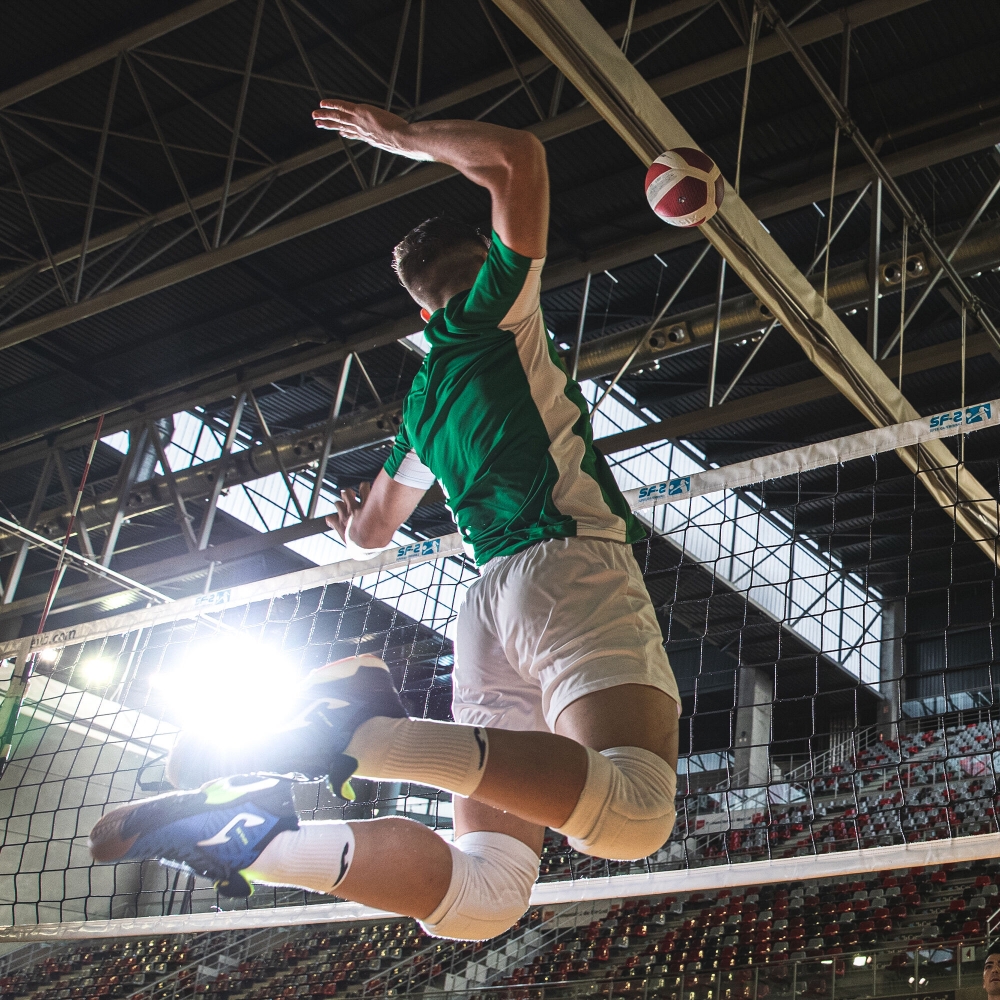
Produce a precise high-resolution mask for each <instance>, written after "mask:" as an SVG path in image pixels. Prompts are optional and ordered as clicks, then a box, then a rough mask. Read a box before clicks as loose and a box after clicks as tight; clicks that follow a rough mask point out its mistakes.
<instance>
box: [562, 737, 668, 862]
mask: <svg viewBox="0 0 1000 1000" xmlns="http://www.w3.org/2000/svg"><path fill="white" fill-rule="evenodd" d="M676 792H677V774H676V772H675V771H674V769H673V768H672V767H671V766H670V765H669V764H668V763H667V762H666V761H665V760H663V758H662V757H658V756H657V755H656V754H654V753H651V752H650V751H649V750H643V749H641V748H640V747H611V748H610V749H608V750H602V751H601V752H600V753H598V752H597V751H596V750H592V749H590V748H588V749H587V780H586V783H585V784H584V786H583V791H582V792H581V793H580V798H579V800H578V802H577V804H576V808H575V809H574V810H573V812H572V813H570V816H569V819H567V820H566V822H565V823H563V824H562V826H561V827H559V832H560V833H562V834H565V836H566V837H567V838H568V840H569V843H570V846H571V847H572V848H574V850H577V851H580V852H581V853H583V854H591V855H594V856H595V857H599V858H607V859H608V860H610V861H631V860H634V859H636V858H644V857H647V856H648V855H650V854H652V853H653V852H654V851H656V850H658V849H659V848H661V847H662V846H663V845H664V844H665V843H666V841H667V838H668V837H669V836H670V833H671V831H672V830H673V828H674V820H675V819H676V811H675V808H674V795H675V794H676Z"/></svg>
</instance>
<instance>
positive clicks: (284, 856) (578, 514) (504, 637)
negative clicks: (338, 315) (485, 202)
mask: <svg viewBox="0 0 1000 1000" xmlns="http://www.w3.org/2000/svg"><path fill="white" fill-rule="evenodd" d="M313 117H314V119H315V122H316V125H317V126H318V127H320V128H324V129H332V130H334V131H337V132H339V133H340V134H341V135H342V136H343V137H344V138H345V139H348V140H350V141H357V140H363V141H365V142H368V143H370V144H371V145H373V146H377V147H379V148H381V149H384V150H387V151H388V152H390V153H393V154H397V155H400V156H405V157H410V158H412V159H418V160H420V159H422V160H435V161H437V162H441V163H446V164H449V165H451V166H452V167H454V168H455V169H456V170H457V171H458V172H460V173H461V174H462V175H463V176H465V177H466V178H468V179H469V180H470V181H472V182H473V183H474V184H477V185H479V186H480V187H482V188H485V189H486V190H487V191H488V192H489V195H490V197H491V200H492V230H493V231H492V235H491V236H490V237H489V238H486V237H484V236H482V235H480V234H479V233H478V232H477V231H476V230H475V229H473V228H472V227H470V226H466V225H464V224H461V223H458V222H454V221H448V220H445V219H429V220H427V221H426V222H425V223H423V224H422V225H420V226H418V227H417V228H416V229H414V230H413V231H412V232H411V233H409V234H408V235H407V236H406V237H405V238H404V239H403V241H402V242H401V243H400V244H399V245H398V246H397V247H396V249H395V267H396V271H397V273H398V276H399V280H400V281H401V282H402V284H403V285H404V286H405V287H406V289H407V291H408V292H409V293H410V295H411V296H412V297H413V298H414V300H415V301H416V302H417V304H418V305H419V306H420V307H421V312H422V315H423V316H424V318H425V321H426V324H427V325H426V329H425V335H426V337H427V340H428V342H429V343H430V345H431V346H430V352H429V354H428V355H427V357H426V358H425V360H424V363H423V365H422V367H421V369H420V371H419V372H418V374H417V376H416V378H415V379H414V382H413V386H412V388H411V389H410V392H409V394H408V396H407V398H406V401H405V404H404V407H403V423H402V427H401V428H400V431H399V435H398V438H397V440H396V442H395V446H394V447H393V449H392V452H391V454H390V456H389V459H388V461H387V462H386V463H385V467H384V468H383V470H382V471H381V472H380V473H379V475H378V477H377V478H376V479H375V481H374V483H373V484H372V485H371V487H370V488H369V487H368V486H367V485H366V486H364V487H362V488H361V490H360V492H359V493H354V492H353V491H351V490H346V491H344V494H343V499H342V501H341V502H340V503H338V505H337V514H336V515H335V516H332V517H331V518H330V519H329V520H330V523H331V526H332V527H334V528H336V530H337V531H338V532H339V533H340V534H341V536H342V537H343V538H344V540H345V543H346V544H347V546H348V551H349V554H350V555H352V556H355V557H358V556H362V557H363V556H367V555H369V554H371V553H373V552H375V551H378V550H380V549H381V548H382V547H384V546H387V545H388V544H389V543H390V542H391V540H392V537H393V534H394V533H395V531H396V530H397V529H398V528H399V526H400V525H401V524H402V523H403V522H405V521H406V520H407V518H408V517H409V516H410V515H411V514H412V512H413V510H414V508H415V507H416V505H417V503H418V502H419V501H420V498H421V497H422V495H423V494H424V492H425V491H426V490H427V489H428V488H429V487H430V486H431V485H432V483H433V482H434V480H435V479H437V480H438V481H439V482H440V483H441V487H442V489H443V491H444V493H445V496H446V497H447V498H448V504H449V506H450V508H451V511H452V513H453V514H454V517H455V519H456V521H457V523H458V526H459V530H460V531H461V533H462V535H463V537H464V538H465V540H466V541H467V542H468V544H469V545H470V546H471V548H472V550H473V551H474V553H475V558H476V561H477V564H478V565H479V567H480V571H481V575H480V578H479V579H478V580H477V581H476V582H475V583H474V584H473V585H472V586H471V587H470V589H469V592H468V595H467V597H466V600H465V603H464V605H463V606H462V608H461V611H460V613H459V618H458V623H457V639H456V644H455V652H456V666H455V673H454V704H453V710H454V719H455V722H454V723H440V722H433V721H428V720H422V719H409V718H407V717H406V713H405V711H404V710H403V706H402V704H401V703H400V701H399V697H398V695H397V693H396V691H395V689H394V687H393V685H392V681H391V678H390V676H389V672H388V670H387V669H386V667H385V665H384V664H383V663H382V662H381V661H380V660H378V659H377V658H375V657H372V656H358V657H353V658H350V659H348V660H342V661H339V662H337V663H332V664H329V665H327V666H326V667H322V668H320V669H319V670H317V671H314V672H313V673H312V674H311V675H310V676H309V677H308V678H307V679H306V681H305V682H304V685H303V688H302V691H301V697H300V703H299V706H298V709H297V711H296V713H295V717H294V719H293V720H291V721H289V722H288V724H287V725H286V726H285V728H284V729H283V730H282V731H281V732H279V733H277V734H274V735H272V736H270V737H268V738H267V739H266V740H264V739H262V740H261V741H259V743H258V744H257V745H255V746H253V747H251V748H250V749H246V748H243V747H231V748H229V749H225V748H223V749H221V750H220V749H218V748H217V747H214V746H213V745H212V743H211V741H210V740H207V739H204V738H203V737H202V736H201V735H200V734H197V733H188V734H185V735H184V736H183V737H182V738H181V739H180V741H179V742H178V745H177V746H176V747H175V750H174V752H173V754H172V756H171V760H170V762H169V765H168V776H169V777H170V778H171V780H172V781H173V782H174V784H176V785H178V786H180V787H185V788H194V787H196V786H197V785H199V784H201V783H202V782H204V781H206V780H207V781H209V783H208V784H206V785H204V786H203V787H201V788H200V789H199V790H197V791H191V792H173V793H168V794H167V795H164V796H160V797H158V798H156V799H149V800H144V801H139V802H135V803H130V804H128V805H126V806H124V807H122V808H120V809H118V810H115V811H114V812H111V813H109V814H107V815H106V816H105V817H104V818H103V819H102V820H101V821H100V822H99V823H98V825H97V826H96V827H95V829H94V831H93V832H92V834H91V844H92V850H93V852H94V856H95V857H96V858H98V860H121V859H123V858H136V859H138V858H147V857H161V858H169V859H172V860H174V861H178V862H184V863H186V864H188V865H190V866H191V867H193V868H194V869H195V870H197V871H199V872H201V873H203V874H208V875H211V876H212V877H214V878H217V879H219V880H220V883H221V885H222V887H223V889H224V890H225V891H228V892H232V893H240V892H243V893H245V892H246V891H247V889H248V885H247V883H248V882H252V881H255V880H256V881H262V882H266V883H269V884H279V885H294V886H300V887H303V888H308V889H312V890H314V891H318V892H327V893H330V892H334V891H335V892H336V894H337V895H339V896H343V897H346V898H347V899H351V900H355V901H357V902H360V903H364V904H368V905H370V906H374V907H378V908H381V909H386V910H391V911H394V912H396V913H400V914H405V915H409V916H412V917H416V918H417V919H418V920H420V921H421V923H422V924H423V926H424V928H425V929H426V930H427V931H428V932H429V933H431V934H435V935H439V936H443V937H451V938H463V939H484V938H489V937H492V936H494V935H496V934H499V933H501V932H502V931H503V930H505V929H506V928H508V927H509V926H510V925H511V924H512V923H513V922H514V921H516V920H517V919H518V918H519V917H520V916H521V915H522V914H523V913H524V911H525V909H526V908H527V906H528V900H529V895H530V892H531V887H532V884H533V882H534V881H535V878H536V877H537V872H538V863H539V855H540V852H541V847H542V838H543V834H544V831H545V828H546V827H551V828H552V829H554V830H556V831H558V832H560V833H563V834H565V835H566V836H567V837H568V838H569V841H570V844H571V845H572V846H573V847H574V848H575V849H577V850H579V851H583V852H584V853H587V854H591V855H594V856H597V857H601V858H610V859H632V858H640V857H644V856H646V855H648V854H650V853H652V852H653V851H655V850H656V849H658V848H659V847H660V846H661V845H662V844H663V843H664V842H665V841H666V839H667V837H668V836H669V834H670V831H671V829H672V827H673V823H674V793H675V785H676V775H675V768H676V762H677V716H678V693H677V686H676V683H675V681H674V677H673V674H672V672H671V669H670V665H669V663H668V661H667V657H666V654H665V652H664V650H663V644H662V637H661V634H660V631H659V626H658V624H657V621H656V617H655V614H654V611H653V607H652V605H651V602H650V599H649V595H648V593H647V591H646V588H645V585H644V583H643V581H642V577H641V573H640V570H639V567H638V565H637V564H636V562H635V559H634V557H633V555H632V552H631V549H630V547H629V543H631V542H634V541H636V540H638V539H639V538H641V537H642V535H643V531H642V529H641V527H640V525H639V524H638V522H637V521H636V520H635V518H634V517H633V516H632V514H631V512H630V511H629V509H628V506H627V504H626V503H625V501H624V499H623V497H622V495H621V492H620V491H619V489H618V487H617V485H616V484H615V481H614V479H613V477H612V475H611V472H610V470H609V468H608V466H607V464H606V462H605V460H604V458H603V457H602V456H601V455H600V453H599V452H598V451H597V450H596V449H595V448H594V446H593V442H592V435H591V427H590V421H589V418H588V413H587V406H586V403H585V401H584V398H583V396H582V394H581V392H580V389H579V387H578V386H577V384H576V383H575V382H574V381H572V380H571V379H570V378H569V377H568V376H567V373H566V369H565V368H564V366H563V365H562V363H561V361H560V360H559V358H558V357H557V355H556V353H555V351H554V348H553V345H552V342H551V340H550V338H549V337H548V335H547V333H546V330H545V326H544V323H543V320H542V313H541V308H540V304H539V292H540V276H541V270H542V264H543V260H544V257H545V247H546V238H547V231H548V215H549V184H548V174H547V168H546V162H545V153H544V149H543V147H542V145H541V143H539V142H538V140H537V139H535V138H534V137H533V136H531V135H530V134H529V133H527V132H521V131H514V130H511V129H505V128H501V127H499V126H496V125H489V124H485V123H481V122H470V121H427V122H419V123H416V124H412V125H411V124H408V123H407V122H405V121H404V120H403V119H401V118H399V117H397V116H396V115H393V114H391V113H389V112H387V111H383V110H380V109H378V108H374V107H369V106H366V105H357V104H351V103H348V102H346V101H339V100H338V101H323V102H321V106H320V109H319V110H318V111H315V112H314V113H313ZM288 774H292V775H303V776H306V777H309V778H317V777H321V776H329V779H330V781H331V784H332V786H333V787H334V788H337V789H341V790H343V791H346V788H347V786H346V785H345V782H347V781H348V780H349V778H350V776H351V775H352V774H358V775H361V776H364V777H368V778H373V779H384V780H393V781H396V780H409V781H415V782H419V783H421V784H425V785H433V786H435V787H438V788H442V789H445V790H447V791H451V792H453V793H454V796H455V798H454V804H455V841H454V844H449V843H447V842H446V841H444V840H443V839H442V838H441V837H439V836H438V835H437V834H435V833H433V832H432V831H430V830H429V829H427V828H426V827H425V826H423V825H421V824H420V823H417V822H413V821H410V820H406V819H403V818H395V817H393V818H384V819H375V820H367V821H359V822H302V823H299V822H298V820H297V818H296V816H295V812H294V804H293V802H292V795H291V787H292V784H291V780H290V779H289V778H288V777H280V775H288ZM234 775H235V776H236V777H232V776H234ZM227 776H229V777H227ZM210 779H216V780H210Z"/></svg>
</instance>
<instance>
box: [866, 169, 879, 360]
mask: <svg viewBox="0 0 1000 1000" xmlns="http://www.w3.org/2000/svg"><path fill="white" fill-rule="evenodd" d="M870 227H871V228H870V232H869V236H868V345H867V346H868V353H869V354H870V355H871V356H872V357H873V358H877V357H878V351H879V343H878V305H879V299H880V298H881V297H882V293H881V291H880V280H881V273H880V267H879V258H880V257H881V256H882V181H881V180H878V179H876V181H875V186H874V188H873V189H872V214H871V223H870Z"/></svg>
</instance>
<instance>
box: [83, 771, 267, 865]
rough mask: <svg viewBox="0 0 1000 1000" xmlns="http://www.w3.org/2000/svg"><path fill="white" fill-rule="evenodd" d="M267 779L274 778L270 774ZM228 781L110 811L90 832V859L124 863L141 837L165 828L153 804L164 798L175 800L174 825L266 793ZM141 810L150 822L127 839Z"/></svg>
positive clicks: (131, 803)
mask: <svg viewBox="0 0 1000 1000" xmlns="http://www.w3.org/2000/svg"><path fill="white" fill-rule="evenodd" d="M268 777H272V776H270V775H269V776H268ZM228 780H229V779H228V778H218V779H215V780H214V781H211V782H208V783H207V784H206V785H203V786H202V787H201V788H198V789H196V790H194V791H189V792H166V793H165V794H163V795H155V796H153V797H152V798H148V799H138V800H137V801H135V802H127V803H126V804H125V805H123V806H119V807H118V808H117V809H112V810H111V812H109V813H105V814H104V815H103V816H102V817H101V818H100V819H99V820H98V821H97V822H96V823H95V824H94V828H93V829H92V830H91V831H90V836H89V838H88V840H87V847H88V848H90V854H91V856H92V857H93V859H94V860H95V861H97V862H100V863H108V862H112V861H119V860H121V859H122V858H123V857H124V856H125V855H126V854H128V852H129V851H130V850H131V849H132V846H133V844H135V842H136V841H137V840H138V839H139V838H140V837H143V836H145V835H146V834H147V833H149V832H150V831H151V830H153V829H154V828H155V826H157V825H161V826H162V825H163V823H164V819H165V817H164V815H163V813H162V812H161V811H160V810H158V809H157V808H156V807H155V805H153V804H154V803H157V802H161V801H163V800H164V799H171V800H172V803H171V805H172V808H171V810H170V816H169V819H168V822H171V823H173V822H176V821H177V820H179V819H186V818H187V817H188V816H194V815H196V814H198V813H200V812H204V811H205V810H206V809H211V808H212V807H213V806H218V805H222V804H225V805H232V804H234V803H237V802H239V801H240V799H242V798H244V797H245V796H248V795H251V794H252V793H254V792H259V791H262V790H264V789H262V787H261V785H260V784H256V785H248V786H245V787H243V788H240V786H235V787H234V786H228V785H224V784H223V783H224V782H225V783H228ZM216 786H218V787H216ZM268 787H269V788H273V787H275V786H274V785H272V784H270V783H269V784H268ZM236 788H240V790H239V791H238V792H236V794H230V792H232V791H235V789H236ZM138 809H146V811H147V812H148V813H149V822H148V824H145V825H143V824H141V823H140V824H139V829H138V830H136V831H135V832H134V833H133V834H131V835H129V836H126V835H125V834H124V833H123V830H122V828H123V827H124V825H125V823H126V821H127V820H128V819H129V817H130V816H131V815H132V814H133V813H134V812H135V811H136V810H138Z"/></svg>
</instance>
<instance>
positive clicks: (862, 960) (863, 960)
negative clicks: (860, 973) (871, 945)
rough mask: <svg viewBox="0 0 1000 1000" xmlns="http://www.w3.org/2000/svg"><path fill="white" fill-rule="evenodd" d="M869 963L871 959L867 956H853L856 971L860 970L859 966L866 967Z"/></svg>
mask: <svg viewBox="0 0 1000 1000" xmlns="http://www.w3.org/2000/svg"><path fill="white" fill-rule="evenodd" d="M870 961H871V959H870V958H869V957H868V956H867V955H855V956H854V965H855V967H856V968H858V969H860V968H861V966H863V965H867V964H868V963H869V962H870Z"/></svg>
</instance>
